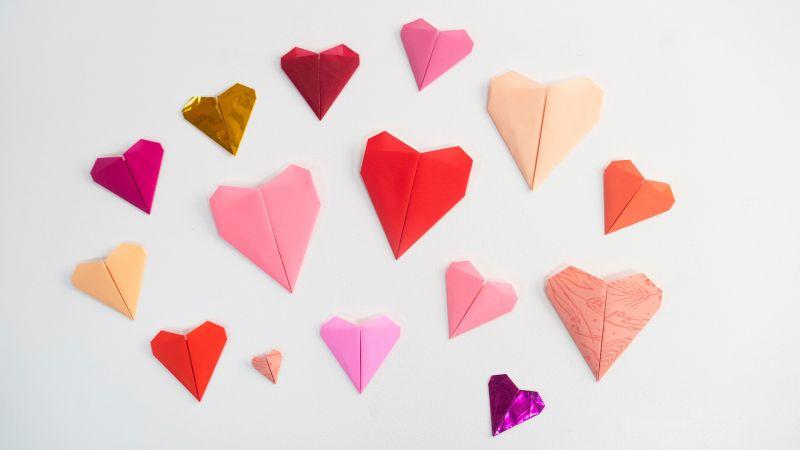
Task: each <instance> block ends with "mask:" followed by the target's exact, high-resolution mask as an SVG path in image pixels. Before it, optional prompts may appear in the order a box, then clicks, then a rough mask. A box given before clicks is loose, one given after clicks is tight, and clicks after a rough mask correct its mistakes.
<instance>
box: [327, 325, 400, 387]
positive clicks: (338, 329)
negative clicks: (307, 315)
mask: <svg viewBox="0 0 800 450" xmlns="http://www.w3.org/2000/svg"><path fill="white" fill-rule="evenodd" d="M319 334H320V336H322V340H323V341H325V344H327V345H328V349H330V351H331V353H333V356H334V357H335V358H336V360H337V361H339V365H340V366H342V369H344V371H345V372H346V373H347V376H348V377H350V381H352V382H353V386H355V387H356V389H357V390H358V392H359V393H361V392H364V389H365V388H366V387H367V384H369V382H370V380H372V377H373V376H374V375H375V372H377V370H378V368H379V367H380V366H381V364H383V360H384V359H386V356H387V355H388V354H389V352H390V351H392V348H393V347H394V344H395V342H397V339H398V338H399V337H400V326H399V325H397V324H396V323H394V322H393V321H392V320H391V319H389V318H388V317H386V316H378V317H374V318H372V319H369V320H366V321H364V322H363V323H361V325H356V324H353V323H350V322H348V321H346V320H344V319H341V318H339V317H335V316H334V317H333V318H332V319H331V320H329V321H327V322H326V323H325V324H324V325H322V328H321V329H320V332H319Z"/></svg>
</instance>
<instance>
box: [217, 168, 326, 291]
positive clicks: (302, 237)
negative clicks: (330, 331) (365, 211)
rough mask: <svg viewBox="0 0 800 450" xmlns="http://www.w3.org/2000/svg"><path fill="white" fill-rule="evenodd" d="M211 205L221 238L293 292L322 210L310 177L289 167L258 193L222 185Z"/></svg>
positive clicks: (263, 185)
mask: <svg viewBox="0 0 800 450" xmlns="http://www.w3.org/2000/svg"><path fill="white" fill-rule="evenodd" d="M210 203H211V213H212V215H213V216H214V222H215V223H216V225H217V231H218V232H219V235H220V236H222V238H223V239H225V240H226V241H228V242H229V243H230V244H231V245H232V246H233V247H234V248H236V249H237V250H239V251H240V252H242V254H244V255H245V256H246V257H247V258H248V259H250V261H252V262H253V263H255V265H257V266H258V267H260V268H261V270H263V271H264V272H266V273H267V274H268V275H269V276H271V277H272V278H274V279H275V280H276V281H277V282H278V283H280V284H281V286H283V287H285V288H286V290H288V291H289V292H292V291H293V290H294V287H295V284H296V282H297V276H298V274H299V273H300V266H301V265H302V264H303V259H304V258H305V254H306V249H307V248H308V242H309V240H310V239H311V232H312V231H314V224H315V223H316V222H317V213H318V212H319V207H320V201H319V197H318V196H317V190H316V188H315V187H314V180H312V178H311V172H309V171H308V170H307V169H304V168H302V167H299V166H289V167H287V168H286V169H285V170H284V171H283V172H281V173H280V174H278V175H277V176H276V177H275V178H273V179H272V180H270V181H268V182H266V183H264V184H262V185H261V186H259V187H257V188H240V187H232V186H220V187H218V188H217V190H216V191H215V192H214V195H212V196H211V201H210Z"/></svg>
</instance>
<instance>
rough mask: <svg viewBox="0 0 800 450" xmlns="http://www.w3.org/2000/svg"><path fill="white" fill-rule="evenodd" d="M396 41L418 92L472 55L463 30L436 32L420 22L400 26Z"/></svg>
mask: <svg viewBox="0 0 800 450" xmlns="http://www.w3.org/2000/svg"><path fill="white" fill-rule="evenodd" d="M400 39H401V40H402V41H403V47H405V49H406V56H408V62H409V64H411V71H412V72H414V79H415V80H417V87H418V88H419V90H420V91H421V90H422V89H424V88H425V87H426V86H427V85H429V84H431V83H432V82H433V80H435V79H437V78H439V77H440V76H441V75H442V74H443V73H445V72H447V71H448V70H450V68H451V67H453V66H454V65H456V63H458V62H459V61H461V60H462V59H464V58H465V57H466V56H467V55H469V54H470V52H472V39H470V37H469V35H468V34H467V32H466V31H464V30H447V31H439V30H438V29H437V28H436V27H434V26H433V25H431V24H429V23H428V22H426V21H425V20H423V19H417V20H415V21H413V22H410V23H407V24H405V25H403V29H402V30H400Z"/></svg>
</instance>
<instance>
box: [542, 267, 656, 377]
mask: <svg viewBox="0 0 800 450" xmlns="http://www.w3.org/2000/svg"><path fill="white" fill-rule="evenodd" d="M547 296H548V297H549V298H550V302H551V303H553V306H554V307H555V308H556V312H558V316H559V317H561V321H562V322H564V326H566V327H567V331H569V334H570V335H572V340H573V341H575V345H577V346H578V349H579V350H580V352H581V354H582V355H583V358H584V359H585V360H586V363H587V364H589V368H590V369H591V370H592V373H593V374H594V376H595V378H596V379H597V381H600V379H601V378H603V375H605V373H606V372H607V371H608V369H609V368H610V367H611V365H612V364H614V361H616V360H617V358H619V356H620V355H621V354H622V352H623V351H625V349H626V348H627V347H628V344H630V343H631V341H633V338H635V337H636V335H637V334H638V333H639V331H641V329H642V328H644V326H645V325H646V324H647V322H648V321H649V320H650V318H651V317H653V315H654V314H655V313H656V311H658V308H659V306H661V289H659V288H658V287H657V286H656V285H655V284H653V282H652V281H650V279H648V278H647V277H646V276H644V275H643V274H641V273H638V274H636V275H631V276H629V277H626V278H622V279H619V280H616V281H612V282H610V283H606V282H605V281H603V280H601V279H599V278H596V277H594V276H592V275H590V274H588V273H586V272H583V271H582V270H579V269H576V268H575V267H568V268H566V269H564V270H562V271H561V272H559V273H557V274H555V275H553V276H552V277H550V279H548V280H547Z"/></svg>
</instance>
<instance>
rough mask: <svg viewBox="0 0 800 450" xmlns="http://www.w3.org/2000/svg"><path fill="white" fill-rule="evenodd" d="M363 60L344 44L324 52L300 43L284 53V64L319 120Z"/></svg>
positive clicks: (289, 75) (287, 72)
mask: <svg viewBox="0 0 800 450" xmlns="http://www.w3.org/2000/svg"><path fill="white" fill-rule="evenodd" d="M359 63H360V60H359V57H358V53H356V52H354V51H353V50H351V49H350V48H349V47H348V46H346V45H344V44H341V45H337V46H336V47H333V48H329V49H327V50H325V51H324V52H322V53H315V52H312V51H309V50H305V49H302V48H299V47H295V48H293V49H291V50H289V51H288V52H287V53H286V54H285V55H283V57H281V68H282V69H283V71H284V73H286V76H288V77H289V79H290V80H291V81H292V84H294V86H295V87H296V88H297V90H298V92H300V95H302V96H303V98H304V99H305V101H306V103H308V106H310V107H311V110H312V111H314V114H316V115H317V118H319V120H322V118H323V117H325V114H326V113H327V112H328V110H329V109H330V107H331V105H333V102H334V100H336V97H338V96H339V94H340V93H341V92H342V89H344V86H345V85H346V84H347V82H348V81H350V77H352V76H353V73H355V71H356V69H357V68H358V65H359Z"/></svg>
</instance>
